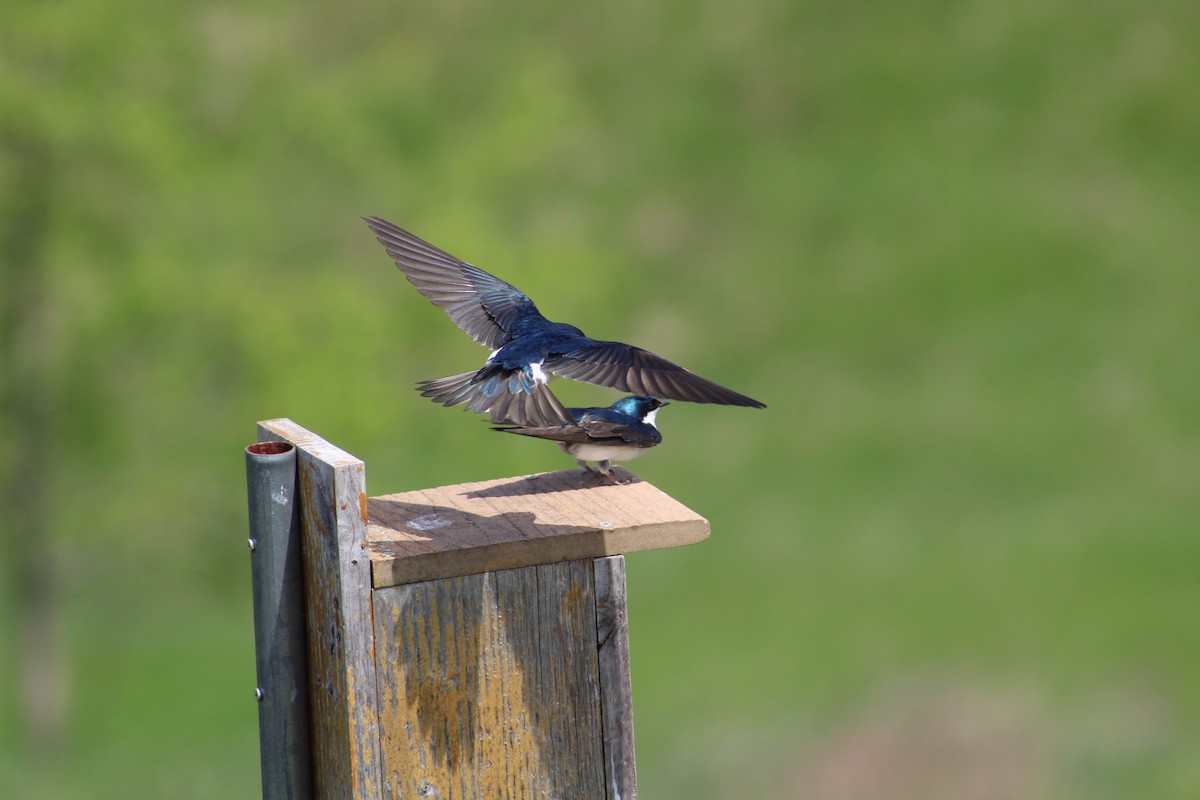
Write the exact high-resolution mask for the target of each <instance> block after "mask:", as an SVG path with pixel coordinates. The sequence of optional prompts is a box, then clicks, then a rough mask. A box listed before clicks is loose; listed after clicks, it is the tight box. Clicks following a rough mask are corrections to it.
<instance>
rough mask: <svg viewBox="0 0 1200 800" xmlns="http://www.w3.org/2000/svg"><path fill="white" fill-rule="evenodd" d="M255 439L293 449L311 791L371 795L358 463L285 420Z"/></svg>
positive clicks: (375, 781) (371, 724)
mask: <svg viewBox="0 0 1200 800" xmlns="http://www.w3.org/2000/svg"><path fill="white" fill-rule="evenodd" d="M258 438H259V441H287V442H291V443H292V444H294V445H295V446H296V448H297V450H298V457H297V462H298V473H299V474H298V477H299V480H298V482H299V487H300V498H299V499H300V525H301V529H302V539H303V551H304V565H305V570H304V572H305V574H304V583H305V614H306V621H307V633H308V658H309V664H308V672H309V698H310V706H311V708H310V715H311V720H312V730H311V735H312V759H313V790H314V796H315V797H317V798H329V799H330V800H333V799H335V798H336V799H337V800H343V799H345V800H350V799H351V798H353V799H354V800H357V799H358V798H376V797H379V795H380V766H379V764H380V762H379V721H378V714H377V691H376V673H375V657H374V656H375V642H374V626H373V625H372V622H371V610H372V609H371V583H370V559H369V557H368V552H367V517H366V497H367V495H366V475H365V469H364V466H363V463H362V461H360V460H359V459H357V458H355V457H354V456H352V455H350V454H349V453H346V452H345V451H343V450H341V449H339V448H337V447H335V446H333V445H331V444H330V443H328V442H326V441H325V440H323V439H321V438H320V437H318V436H316V435H315V434H313V433H311V432H310V431H307V430H305V429H304V428H302V427H300V426H299V425H297V424H295V423H294V422H292V421H291V420H287V419H276V420H269V421H266V422H260V423H259V425H258Z"/></svg>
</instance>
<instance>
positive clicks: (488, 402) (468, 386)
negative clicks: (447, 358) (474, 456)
mask: <svg viewBox="0 0 1200 800" xmlns="http://www.w3.org/2000/svg"><path fill="white" fill-rule="evenodd" d="M417 391H418V392H420V393H421V395H422V396H424V397H428V398H429V399H430V400H432V401H434V402H435V403H441V404H442V405H444V406H456V405H460V404H461V405H464V406H465V408H466V409H469V410H470V411H474V412H475V413H476V414H489V415H490V416H491V421H492V422H493V423H497V424H510V425H540V426H552V425H567V424H570V423H573V422H574V421H575V420H574V418H573V417H572V416H571V415H570V413H568V412H567V410H566V409H565V408H564V407H563V405H562V403H560V402H559V400H558V398H557V397H555V396H554V395H553V394H552V393H551V392H550V389H549V388H547V386H546V384H544V383H541V382H539V381H537V380H535V379H534V377H533V375H532V374H531V373H530V372H529V371H528V370H523V369H519V370H512V371H509V370H505V369H504V368H503V367H500V366H498V365H494V364H488V365H486V366H484V367H483V369H480V370H479V371H477V372H463V373H461V374H458V375H449V376H447V377H445V378H435V379H433V380H428V381H421V382H420V383H418V384H417Z"/></svg>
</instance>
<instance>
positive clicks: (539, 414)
mask: <svg viewBox="0 0 1200 800" xmlns="http://www.w3.org/2000/svg"><path fill="white" fill-rule="evenodd" d="M364 219H365V220H366V223H367V225H369V226H370V227H371V230H372V231H374V232H375V236H376V237H377V238H378V239H379V242H380V243H381V244H382V245H383V246H384V247H385V248H386V249H387V251H388V254H389V255H390V256H391V257H392V258H393V259H394V260H395V262H396V266H398V267H399V268H400V269H401V270H402V271H403V272H404V274H405V276H406V277H407V278H408V280H409V282H410V283H412V285H413V286H416V287H417V290H418V291H419V292H421V294H423V295H425V297H427V298H428V299H429V301H430V302H432V303H433V304H434V305H435V306H437V307H438V308H440V309H442V310H443V311H445V312H446V313H447V314H448V315H449V316H450V319H452V320H454V322H455V324H457V325H458V326H459V327H460V328H462V329H463V330H464V331H465V332H466V334H467V335H468V336H470V337H471V338H472V339H474V340H475V341H477V342H479V343H480V344H482V345H483V346H485V347H488V348H491V349H492V354H491V356H489V357H488V360H487V361H486V362H485V363H484V365H483V367H482V368H481V369H478V370H476V371H473V372H464V373H462V374H460V375H451V376H449V377H446V378H437V379H435V380H429V381H422V382H420V383H419V384H418V385H417V386H418V390H419V391H420V392H421V394H422V395H424V396H425V397H428V398H430V399H431V400H433V401H434V402H437V403H441V404H442V405H444V406H453V405H458V404H459V403H465V404H466V407H467V408H469V409H471V410H472V411H474V412H476V413H478V414H483V413H488V414H490V415H491V420H492V422H495V423H511V424H515V425H522V426H528V425H532V426H547V425H568V424H571V423H573V422H574V420H572V419H571V417H570V415H569V414H568V413H567V412H566V410H565V409H564V408H563V407H562V404H561V403H559V402H558V400H557V398H555V397H554V395H552V394H551V393H550V392H549V390H548V389H546V388H545V387H546V383H547V382H548V381H549V379H550V376H559V377H563V378H572V379H574V380H577V381H586V382H587V383H595V384H598V385H600V386H607V387H610V388H613V389H618V390H620V391H622V392H629V393H631V394H635V395H639V396H647V397H649V396H653V397H662V398H667V399H670V400H686V401H689V402H692V403H720V404H723V405H731V406H751V407H754V408H766V406H765V405H764V404H763V403H760V402H759V401H757V400H754V399H752V398H749V397H746V396H745V395H744V394H738V393H737V392H735V391H732V390H731V389H726V388H725V387H723V386H718V385H717V384H715V383H713V382H712V381H710V380H706V379H705V378H701V377H700V376H699V375H696V374H695V373H693V372H689V371H688V370H686V369H684V368H683V367H681V366H679V365H677V364H673V363H671V362H670V361H668V360H666V359H665V358H662V357H660V356H656V355H654V353H651V352H649V351H646V350H643V349H641V348H640V347H634V346H632V345H628V344H622V343H621V342H603V341H597V340H595V339H589V338H588V337H587V336H585V335H584V333H583V331H581V330H579V329H578V328H576V327H574V326H573V325H567V324H565V323H562V322H551V321H550V320H548V319H546V318H545V317H543V316H542V315H541V313H540V312H539V311H538V309H537V306H535V305H534V304H533V301H532V300H530V299H529V298H528V297H527V296H526V295H525V293H524V292H522V291H521V290H519V289H517V288H516V287H515V286H513V285H512V284H510V283H506V282H505V281H502V280H500V279H499V278H497V277H496V276H494V275H490V274H489V273H487V272H484V271H483V270H481V269H479V268H478V267H474V266H471V265H470V264H468V263H466V262H465V261H461V260H459V259H458V258H455V257H454V256H452V255H450V254H449V253H447V252H445V251H444V250H439V249H438V248H436V247H434V246H433V245H431V244H429V243H428V242H425V241H422V240H421V239H418V238H417V237H416V236H413V235H412V234H411V233H409V232H408V231H405V230H403V229H401V228H398V227H396V226H395V225H393V224H391V223H390V222H387V221H385V220H382V219H379V218H378V217H364Z"/></svg>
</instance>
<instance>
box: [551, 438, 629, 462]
mask: <svg viewBox="0 0 1200 800" xmlns="http://www.w3.org/2000/svg"><path fill="white" fill-rule="evenodd" d="M559 446H560V447H562V449H563V450H565V451H566V452H568V453H570V454H571V455H573V456H575V457H576V458H580V459H583V460H584V461H632V460H633V459H635V458H637V457H638V456H640V455H641V454H642V453H643V452H645V450H646V449H647V448H644V447H629V446H627V445H618V446H612V445H602V444H579V443H578V442H574V443H571V444H568V443H566V442H559Z"/></svg>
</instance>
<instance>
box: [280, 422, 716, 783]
mask: <svg viewBox="0 0 1200 800" xmlns="http://www.w3.org/2000/svg"><path fill="white" fill-rule="evenodd" d="M259 439H260V440H272V441H286V442H290V443H292V444H294V445H295V446H296V448H297V450H298V468H299V484H300V502H301V509H300V518H301V527H302V529H303V531H302V538H303V546H304V560H305V613H306V615H307V630H308V642H309V647H308V658H309V665H308V668H309V675H310V686H309V693H310V698H311V707H312V731H311V740H312V743H313V772H314V775H313V784H314V787H315V792H316V795H317V796H318V797H330V798H334V797H336V798H343V797H345V798H368V797H372V798H373V797H393V798H398V797H438V798H443V799H444V800H445V799H446V798H476V797H546V798H552V797H554V798H557V797H562V798H592V797H596V798H599V797H608V798H611V799H612V800H616V798H626V800H628V798H633V797H636V792H637V789H636V771H635V768H634V758H633V725H632V703H631V699H630V686H629V683H630V682H629V641H628V626H627V617H626V613H625V571H624V557H623V555H622V554H623V553H626V552H632V551H636V550H646V549H651V548H660V547H674V546H678V545H682V544H689V543H692V542H697V541H700V540H702V539H704V538H705V537H706V536H707V535H708V523H707V522H706V521H705V520H704V519H703V518H702V517H700V516H698V515H697V514H695V513H694V512H692V511H691V510H689V509H687V508H686V507H684V506H682V505H681V504H679V503H678V502H676V501H675V500H673V499H671V498H670V497H668V496H667V495H665V494H663V493H662V492H660V491H659V490H657V489H655V488H654V487H653V486H651V485H650V484H648V483H646V482H644V481H640V480H636V479H635V480H633V481H632V482H630V483H628V484H625V485H610V484H606V483H599V482H596V481H594V480H589V479H586V478H584V477H583V476H582V475H581V473H579V472H557V473H547V474H544V475H534V476H526V477H519V478H508V479H502V480H496V481H484V482H480V483H471V484H462V485H458V486H444V487H439V488H435V489H426V490H422V491H416V492H405V493H401V494H393V495H385V496H382V497H375V498H368V497H367V495H366V487H365V470H364V466H363V464H362V462H361V461H359V460H358V459H355V458H354V457H353V456H350V455H349V454H348V453H345V452H344V451H341V450H339V449H338V448H336V447H334V446H332V445H330V444H329V443H328V442H325V441H324V440H321V439H320V438H319V437H317V436H315V435H313V434H312V433H310V432H309V431H306V430H304V429H303V428H301V427H299V426H298V425H296V424H295V423H293V422H291V421H290V420H271V421H268V422H262V423H259Z"/></svg>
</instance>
